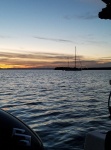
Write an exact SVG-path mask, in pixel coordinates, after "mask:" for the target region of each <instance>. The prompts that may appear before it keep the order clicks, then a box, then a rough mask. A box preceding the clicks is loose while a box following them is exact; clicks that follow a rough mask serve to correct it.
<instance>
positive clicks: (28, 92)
mask: <svg viewBox="0 0 111 150" xmlns="http://www.w3.org/2000/svg"><path fill="white" fill-rule="evenodd" d="M110 79H111V71H110V70H109V71H106V70H103V71H102V70H100V71H99V70H96V71H94V70H93V71H77V72H75V71H74V72H73V71H72V72H67V71H66V72H65V71H58V70H0V107H1V108H2V109H4V110H7V111H8V112H10V113H12V114H13V115H15V116H16V117H18V118H20V119H22V120H23V121H24V122H25V123H26V124H28V125H29V126H30V127H31V128H32V129H33V130H34V131H36V132H37V133H38V134H39V136H40V137H41V139H42V141H43V144H44V146H45V148H46V149H47V150H57V149H58V150H59V149H60V150H82V149H84V139H85V136H86V134H87V132H89V131H93V130H103V131H106V130H109V129H111V121H110V120H109V118H108V116H109V114H108V109H107V101H108V96H109V92H110V90H111V87H110V85H109V80H110Z"/></svg>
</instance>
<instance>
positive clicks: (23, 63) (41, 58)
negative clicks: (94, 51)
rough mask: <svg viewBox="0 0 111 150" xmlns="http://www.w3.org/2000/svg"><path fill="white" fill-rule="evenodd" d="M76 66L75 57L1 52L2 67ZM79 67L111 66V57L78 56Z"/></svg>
mask: <svg viewBox="0 0 111 150" xmlns="http://www.w3.org/2000/svg"><path fill="white" fill-rule="evenodd" d="M68 63H69V65H70V66H71V67H73V66H74V56H72V55H66V54H57V53H40V52H38V53H37V52H36V53H35V52H30V53H24V54H23V53H22V54H20V53H7V52H0V67H1V66H8V67H12V68H38V67H39V68H41V67H42V68H47V67H49V68H54V67H61V66H68ZM77 65H78V66H79V67H80V65H81V66H82V67H102V66H106V67H107V66H111V57H105V58H98V59H96V60H94V59H90V58H85V57H84V56H80V55H79V56H77Z"/></svg>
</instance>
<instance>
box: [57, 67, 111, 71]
mask: <svg viewBox="0 0 111 150" xmlns="http://www.w3.org/2000/svg"><path fill="white" fill-rule="evenodd" d="M67 68H68V67H56V68H55V70H67ZM81 70H111V67H90V68H81Z"/></svg>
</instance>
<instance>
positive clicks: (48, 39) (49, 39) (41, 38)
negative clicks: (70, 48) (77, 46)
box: [34, 36, 73, 43]
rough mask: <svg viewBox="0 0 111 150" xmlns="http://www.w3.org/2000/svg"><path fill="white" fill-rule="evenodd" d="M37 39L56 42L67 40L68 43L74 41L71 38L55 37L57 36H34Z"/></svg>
mask: <svg viewBox="0 0 111 150" xmlns="http://www.w3.org/2000/svg"><path fill="white" fill-rule="evenodd" d="M34 38H35V39H39V40H47V41H54V42H67V43H73V41H71V40H67V39H59V38H58V39H55V38H47V37H39V36H34Z"/></svg>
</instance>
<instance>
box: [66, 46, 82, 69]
mask: <svg viewBox="0 0 111 150" xmlns="http://www.w3.org/2000/svg"><path fill="white" fill-rule="evenodd" d="M64 70H65V71H81V70H82V69H81V68H77V67H76V47H75V67H65V69H64Z"/></svg>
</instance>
